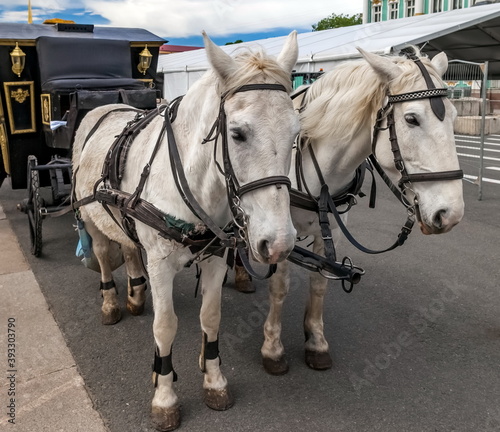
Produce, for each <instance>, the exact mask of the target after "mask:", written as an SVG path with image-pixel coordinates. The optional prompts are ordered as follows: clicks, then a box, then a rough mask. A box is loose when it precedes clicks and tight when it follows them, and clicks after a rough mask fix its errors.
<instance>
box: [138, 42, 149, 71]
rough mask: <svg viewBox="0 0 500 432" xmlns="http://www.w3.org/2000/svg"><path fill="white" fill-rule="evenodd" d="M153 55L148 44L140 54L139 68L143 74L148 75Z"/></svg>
mask: <svg viewBox="0 0 500 432" xmlns="http://www.w3.org/2000/svg"><path fill="white" fill-rule="evenodd" d="M152 58H153V55H152V54H151V53H150V52H149V50H148V46H147V45H146V46H145V47H144V49H143V50H142V51H141V53H140V54H139V64H138V65H137V69H138V70H139V72H140V73H141V74H143V75H146V71H147V70H148V69H149V66H151V60H152Z"/></svg>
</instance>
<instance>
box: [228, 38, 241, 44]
mask: <svg viewBox="0 0 500 432" xmlns="http://www.w3.org/2000/svg"><path fill="white" fill-rule="evenodd" d="M242 42H243V41H242V40H241V39H238V40H235V41H234V42H226V45H233V44H239V43H242Z"/></svg>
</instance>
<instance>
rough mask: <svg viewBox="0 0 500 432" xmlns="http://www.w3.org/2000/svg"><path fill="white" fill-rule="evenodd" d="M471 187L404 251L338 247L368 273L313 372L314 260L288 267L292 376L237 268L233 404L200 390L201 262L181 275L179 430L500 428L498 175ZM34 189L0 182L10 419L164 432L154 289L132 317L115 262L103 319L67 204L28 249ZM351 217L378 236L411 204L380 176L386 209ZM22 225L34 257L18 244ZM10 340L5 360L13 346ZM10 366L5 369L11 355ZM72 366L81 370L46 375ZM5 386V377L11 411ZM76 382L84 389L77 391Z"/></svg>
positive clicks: (224, 349) (229, 333) (258, 300)
mask: <svg viewBox="0 0 500 432" xmlns="http://www.w3.org/2000/svg"><path fill="white" fill-rule="evenodd" d="M365 189H366V191H368V190H369V189H368V188H367V187H365ZM464 191H465V199H466V214H465V217H464V220H463V221H462V222H461V223H460V224H459V225H458V226H457V227H456V228H454V230H453V231H452V232H451V233H449V234H446V235H442V236H423V235H422V234H420V233H419V232H418V229H417V230H416V231H415V232H413V233H412V234H411V236H410V238H409V239H408V241H407V244H405V245H404V246H403V247H402V248H400V249H398V250H396V251H393V252H391V253H387V254H384V255H380V256H367V255H363V254H361V253H360V252H357V251H356V250H354V249H353V248H352V247H351V246H350V245H348V244H346V242H344V243H343V244H342V246H341V248H340V251H339V254H340V255H343V254H348V255H350V256H351V257H352V259H353V260H354V262H355V263H356V264H358V265H360V266H362V267H363V268H364V269H365V270H366V275H365V276H364V277H363V279H362V281H361V283H360V284H359V285H357V286H356V287H355V288H354V291H353V292H352V293H351V294H346V293H344V292H342V290H341V288H340V287H339V285H338V283H335V282H330V292H329V293H328V296H327V300H326V304H325V313H324V319H325V334H326V337H327V338H328V340H329V342H330V350H331V353H332V356H333V358H334V367H333V368H332V369H331V370H328V371H324V372H317V371H313V370H310V369H308V368H307V366H306V365H305V363H304V360H303V356H304V354H303V331H302V317H303V308H304V304H305V298H306V279H307V274H306V272H305V271H302V270H300V269H297V268H294V270H293V272H292V282H291V292H290V295H289V297H288V298H287V300H286V302H285V308H284V312H283V343H284V345H285V349H286V350H287V357H288V360H289V364H290V371H289V373H288V374H287V375H284V376H280V377H271V376H268V375H267V374H266V373H265V372H264V370H263V368H262V366H261V360H260V352H259V350H260V345H261V343H262V323H263V321H264V314H265V311H266V309H267V290H266V283H265V282H256V286H257V291H256V293H255V294H250V295H244V294H240V293H238V292H236V291H235V290H233V289H232V288H231V285H232V275H230V277H229V281H228V283H227V286H226V287H225V288H224V290H223V317H222V327H221V332H220V341H221V347H220V348H221V357H222V368H223V371H224V373H225V375H226V377H227V378H228V381H229V383H230V386H231V389H232V391H233V393H234V395H235V397H236V403H235V405H234V407H233V408H231V409H230V410H228V411H225V412H216V411H212V410H210V409H208V408H207V407H205V406H204V404H203V401H202V374H201V372H199V370H198V366H197V357H198V353H199V348H200V341H201V334H200V330H199V322H198V313H199V306H200V303H201V302H200V298H199V297H198V298H195V297H194V288H195V278H194V270H193V269H189V270H187V271H185V272H183V273H182V274H180V275H179V277H178V278H177V279H176V290H175V298H174V301H175V307H176V312H177V314H178V317H179V331H178V335H177V338H176V341H175V344H174V351H173V353H174V354H173V362H174V367H175V369H176V372H177V373H178V375H179V381H178V382H177V383H176V386H175V388H176V392H177V394H178V395H179V398H180V401H181V411H182V425H181V428H180V429H179V430H180V431H189V432H197V431H206V430H212V431H228V432H229V431H231V432H233V431H243V432H246V431H256V430H258V431H280V432H281V431H285V430H286V431H293V432H295V431H314V432H316V431H317V432H331V431H342V432H344V431H345V432H359V431H382V432H401V431H409V432H423V431H458V432H471V431H478V432H493V431H500V379H499V371H500V289H499V283H498V280H499V276H500V270H499V260H500V246H499V245H500V219H499V214H500V186H498V185H496V184H486V185H485V189H484V192H483V200H482V201H477V199H476V198H477V188H476V186H475V185H473V184H470V183H464ZM23 197H24V191H11V190H9V189H8V187H7V185H4V186H3V187H2V189H1V190H0V203H1V205H2V206H3V209H4V212H5V215H6V217H7V220H5V219H4V220H1V221H0V228H1V231H0V234H1V239H2V240H1V245H2V246H1V251H0V253H2V256H1V259H0V262H1V263H2V267H0V268H1V269H2V273H3V274H2V275H1V276H0V281H1V282H0V284H1V286H2V293H7V302H5V299H3V302H2V304H1V306H0V313H1V321H0V324H1V325H2V327H3V328H6V327H7V325H8V322H9V321H8V320H9V318H14V319H15V324H16V326H18V328H19V335H20V336H19V339H16V355H18V359H19V367H18V369H17V370H18V371H19V372H17V374H18V375H17V378H18V379H19V380H18V381H16V383H17V384H19V386H18V387H17V388H16V390H17V391H18V393H17V394H18V397H19V399H18V401H19V403H18V405H16V410H17V411H16V420H17V421H18V424H17V425H16V426H14V427H12V426H9V424H7V423H1V428H2V429H1V430H2V431H3V430H5V431H8V430H13V431H20V430H22V431H28V430H29V431H45V430H47V431H64V432H73V431H94V430H96V431H98V430H99V431H100V430H106V428H107V430H109V431H110V432H150V431H152V429H151V426H150V424H149V410H150V403H151V398H152V395H153V391H154V388H153V386H152V383H151V362H152V360H153V349H154V345H153V338H152V332H151V325H152V318H153V312H152V305H151V297H150V293H149V294H148V299H147V304H146V310H145V313H144V315H142V316H140V317H132V316H130V315H128V314H127V313H126V312H125V307H124V306H125V297H126V292H125V285H126V277H125V275H124V274H123V271H121V272H118V274H117V276H116V278H115V279H116V281H117V283H118V286H119V287H120V296H121V299H122V302H123V311H124V314H123V319H122V321H121V322H120V323H118V324H117V325H115V326H106V327H104V326H102V325H101V324H100V316H99V310H100V297H99V292H98V285H99V278H98V275H97V273H94V272H92V271H90V270H87V269H85V268H84V267H83V266H82V265H81V263H80V262H79V260H78V259H77V258H76V257H75V256H74V249H75V246H76V241H77V238H76V233H75V232H74V229H73V227H72V222H73V221H72V218H71V216H70V215H67V216H64V217H62V218H59V219H47V220H45V221H44V226H43V233H44V249H43V254H42V256H41V257H40V258H35V257H33V256H31V255H30V254H29V235H28V225H27V219H26V216H25V215H23V214H20V213H18V212H17V211H16V210H15V205H16V204H17V202H19V201H20V200H21V199H22V198H23ZM349 218H350V220H349V226H350V227H352V231H353V233H354V235H356V236H357V237H358V238H359V239H360V240H362V241H364V242H365V243H366V245H367V246H369V247H374V248H375V247H382V246H384V245H388V244H390V243H392V242H393V241H394V238H395V236H396V235H397V233H398V232H399V227H400V226H401V224H403V223H404V221H405V214H404V210H403V209H402V208H401V207H400V205H399V204H398V203H397V202H395V200H394V199H393V198H392V197H391V196H390V195H389V194H388V193H387V192H385V191H383V188H382V185H381V183H380V182H379V198H378V203H377V209H375V210H368V208H367V199H366V198H365V199H362V200H360V204H359V205H358V206H357V207H356V208H355V209H354V210H353V211H352V213H351V214H350V216H349ZM6 226H10V228H12V229H13V232H14V234H15V237H14V236H11V235H10V231H9V229H8V228H7V231H6V228H5V227H6ZM5 232H8V233H9V234H8V235H7V236H6V235H5V234H4V233H5ZM16 238H17V241H18V242H19V245H20V248H21V250H22V254H21V253H20V252H19V250H17V252H14V251H16V248H15V243H16ZM6 245H8V246H6ZM12 245H14V246H12ZM6 249H7V251H8V252H7V253H6V252H5V250H6ZM16 254H17V255H16ZM23 255H24V257H23ZM41 293H43V296H42V295H41ZM4 295H5V294H4ZM37 304H38V306H37ZM35 307H36V309H33V311H32V308H35ZM43 317H45V318H43ZM55 323H56V324H57V325H56V324H55ZM4 332H5V331H4V330H2V332H0V334H2V335H4V334H5V333H4ZM21 332H24V333H23V334H22V333H21ZM21 334H22V337H21ZM55 339H57V341H54V340H55ZM0 343H1V345H0V350H1V351H3V353H2V354H0V355H1V356H2V357H1V358H3V359H6V354H7V343H6V342H4V340H2V341H1V342H0ZM17 353H18V354H17ZM44 361H47V363H44ZM2 363H3V369H4V371H7V369H8V368H7V363H6V360H3V361H2ZM42 364H47V365H48V366H47V367H46V368H45V369H44V368H43V367H42V366H41V365H42ZM40 369H41V371H40V372H38V371H39V370H40ZM63 373H68V374H71V378H69V377H63V376H62V375H61V379H62V381H60V382H58V383H53V382H49V381H48V379H49V378H52V377H57V376H59V375H60V374H63ZM6 375H7V373H6ZM17 378H16V379H17ZM23 380H24V381H23ZM82 380H83V381H82ZM30 384H33V385H35V384H37V389H38V391H39V392H38V393H37V392H35V391H34V390H32V389H31V388H30V387H29V386H30ZM9 385H10V383H9V382H8V379H4V380H2V383H1V394H0V403H1V405H0V406H1V407H2V413H1V417H0V418H1V419H2V422H4V419H6V417H5V414H6V406H7V405H6V401H7V391H8V387H9ZM66 388H68V390H67V391H66V390H65V389H66ZM73 391H75V392H78V393H77V394H76V395H75V396H72V395H71V393H72V392H73ZM85 421H88V422H89V425H90V426H87V425H86V423H84V422H85ZM35 422H36V423H35ZM23 427H24V429H22V428H23ZM92 427H94V428H95V429H92ZM99 428H100V429H99Z"/></svg>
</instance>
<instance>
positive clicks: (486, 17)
mask: <svg viewBox="0 0 500 432" xmlns="http://www.w3.org/2000/svg"><path fill="white" fill-rule="evenodd" d="M285 39H286V36H281V37H275V38H269V39H262V40H258V41H253V42H244V43H241V44H238V45H237V46H235V45H227V46H223V47H222V49H223V50H224V51H226V52H227V53H229V54H231V53H233V52H234V51H235V50H236V49H240V48H241V47H255V46H262V47H263V48H264V49H265V50H266V52H268V53H269V54H271V55H275V56H277V55H278V54H279V52H280V51H281V48H282V47H283V44H284V42H285ZM298 42H299V59H298V61H297V64H296V68H295V70H296V71H297V72H314V71H318V70H319V69H320V68H322V69H323V70H325V71H329V70H331V69H333V67H334V66H335V64H338V63H339V62H342V61H345V60H348V59H352V58H357V57H359V53H358V51H357V50H356V47H357V46H359V47H362V48H363V49H365V50H367V51H371V52H374V53H379V54H389V53H394V52H395V53H397V52H399V51H400V50H401V49H403V48H405V47H407V46H409V45H419V46H421V47H423V50H424V52H427V53H428V54H429V55H431V56H432V55H433V54H435V53H437V52H439V51H445V52H446V53H447V54H448V56H449V57H450V58H453V59H460V60H468V61H477V62H483V61H486V60H488V61H490V62H492V63H491V64H490V71H492V75H491V77H494V78H498V77H500V4H490V5H483V6H477V7H472V8H467V9H457V10H454V11H450V12H442V13H436V14H428V15H420V16H415V17H411V18H403V19H397V20H391V21H383V22H378V23H370V24H363V25H357V26H351V27H342V28H337V29H331V30H324V31H318V32H308V33H301V34H299V35H298ZM207 68H208V62H207V57H206V54H205V50H204V49H201V50H196V51H189V52H184V53H179V54H169V55H163V56H161V57H160V59H159V61H158V72H159V73H163V74H164V95H165V98H167V99H169V100H171V99H173V98H174V97H176V96H179V95H181V94H185V93H186V91H187V90H188V89H189V87H190V86H191V85H192V84H193V83H194V82H195V81H196V80H197V79H198V78H199V77H200V76H201V75H202V74H203V73H204V72H205V71H206V70H207Z"/></svg>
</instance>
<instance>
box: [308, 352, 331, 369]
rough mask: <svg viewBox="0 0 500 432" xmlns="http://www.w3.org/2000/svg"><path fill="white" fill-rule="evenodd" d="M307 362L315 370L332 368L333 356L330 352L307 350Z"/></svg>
mask: <svg viewBox="0 0 500 432" xmlns="http://www.w3.org/2000/svg"><path fill="white" fill-rule="evenodd" d="M305 358H306V364H307V366H309V367H310V368H311V369H314V370H326V369H331V368H332V366H333V362H332V358H331V357H330V354H329V353H328V352H318V351H310V350H306V356H305Z"/></svg>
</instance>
